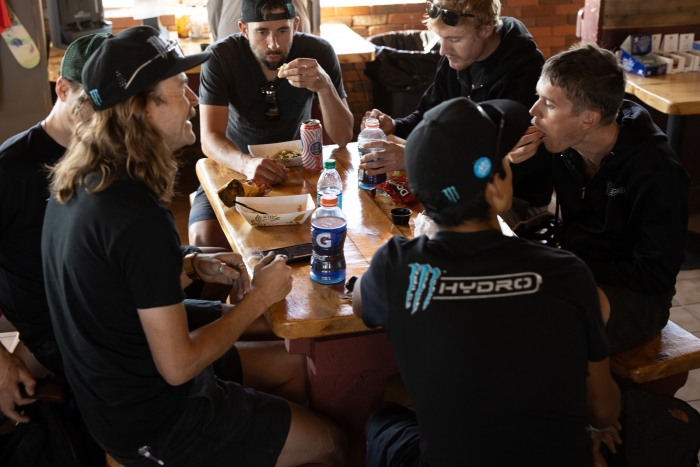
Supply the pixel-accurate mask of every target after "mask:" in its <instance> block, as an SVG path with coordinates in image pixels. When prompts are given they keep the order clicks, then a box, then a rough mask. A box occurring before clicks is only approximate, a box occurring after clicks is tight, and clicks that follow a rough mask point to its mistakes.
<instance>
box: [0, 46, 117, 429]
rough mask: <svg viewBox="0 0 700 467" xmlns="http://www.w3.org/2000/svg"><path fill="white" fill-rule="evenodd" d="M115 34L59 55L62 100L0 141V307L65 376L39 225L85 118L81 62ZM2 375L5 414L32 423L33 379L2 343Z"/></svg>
mask: <svg viewBox="0 0 700 467" xmlns="http://www.w3.org/2000/svg"><path fill="white" fill-rule="evenodd" d="M110 36H111V34H90V35H87V36H83V37H81V38H79V39H77V40H75V41H74V42H72V43H71V44H70V45H69V46H68V48H67V49H66V53H65V55H64V56H63V59H62V60H61V67H60V76H59V78H58V80H57V81H56V97H57V100H56V103H55V104H54V106H53V108H52V109H51V112H50V113H49V115H48V116H47V117H46V119H45V120H43V121H42V122H40V123H37V124H36V125H35V126H33V127H32V128H30V129H28V130H27V131H25V132H23V133H20V134H18V135H16V136H13V137H12V138H9V139H8V140H7V141H5V142H4V143H3V144H2V146H0V310H2V312H3V313H4V314H5V316H6V317H7V319H8V321H10V323H12V325H14V326H15V327H16V328H17V330H18V331H19V333H20V338H21V339H22V342H23V343H24V344H25V345H26V346H27V348H28V349H29V351H30V352H31V353H32V354H33V355H34V357H35V358H36V359H37V360H38V361H39V362H40V363H41V364H42V365H43V366H44V367H46V368H47V369H49V370H50V371H52V372H53V373H55V374H57V375H62V374H63V362H62V361H61V354H60V351H59V348H58V345H57V343H56V337H55V336H54V332H53V329H52V327H51V316H50V315H49V306H48V303H47V302H46V292H45V291H44V275H43V272H42V268H41V230H42V226H43V223H44V212H45V211H46V200H47V198H48V197H49V189H48V184H49V181H48V178H47V175H48V174H47V171H46V167H47V166H51V165H53V164H55V163H56V162H57V161H58V160H59V159H60V158H61V156H63V154H64V153H65V151H66V148H67V147H68V145H69V143H70V139H71V136H72V134H73V130H74V128H75V125H76V124H77V122H78V120H80V119H81V115H78V114H77V112H76V107H77V105H78V104H79V103H80V102H81V101H82V100H84V99H85V94H84V93H83V90H82V87H81V83H82V78H81V73H82V71H83V65H84V64H85V62H86V61H87V59H88V58H89V57H90V55H91V54H92V53H93V52H94V51H95V50H96V49H97V47H99V46H100V44H101V43H102V42H103V41H104V40H105V39H106V38H107V37H110ZM87 113H90V111H89V110H88V111H87ZM84 116H87V115H84ZM0 375H2V376H0V412H2V413H3V414H5V415H7V416H8V417H10V418H12V419H13V420H14V421H16V422H19V421H21V422H26V421H28V417H27V416H26V415H25V416H23V415H20V414H19V413H18V412H17V410H16V405H23V404H25V403H28V402H31V400H27V399H24V398H22V396H21V395H20V387H19V383H22V384H23V385H24V388H25V389H26V391H27V393H28V394H33V393H34V379H33V378H32V377H31V375H30V374H29V373H28V372H27V371H26V368H24V365H23V364H22V362H21V361H20V360H19V359H18V358H17V357H15V356H13V355H12V354H10V353H8V352H7V351H6V350H5V348H4V347H3V346H2V345H0Z"/></svg>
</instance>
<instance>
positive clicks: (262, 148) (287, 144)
mask: <svg viewBox="0 0 700 467" xmlns="http://www.w3.org/2000/svg"><path fill="white" fill-rule="evenodd" d="M282 149H290V150H292V151H296V152H298V153H299V154H301V140H300V139H298V140H296V141H284V142H282V143H270V144H249V145H248V153H250V155H251V156H253V157H266V158H268V159H271V158H273V156H274V155H275V154H276V153H277V152H278V151H281V150H282ZM278 160H279V161H280V162H281V163H283V164H284V165H285V167H301V156H299V157H293V158H291V159H278Z"/></svg>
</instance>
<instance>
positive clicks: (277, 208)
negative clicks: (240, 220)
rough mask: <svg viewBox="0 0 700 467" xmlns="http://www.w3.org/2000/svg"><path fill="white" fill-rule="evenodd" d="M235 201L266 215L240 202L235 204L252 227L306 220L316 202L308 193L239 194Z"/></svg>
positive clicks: (296, 222) (296, 223)
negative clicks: (247, 195) (253, 195)
mask: <svg viewBox="0 0 700 467" xmlns="http://www.w3.org/2000/svg"><path fill="white" fill-rule="evenodd" d="M236 201H240V202H241V203H243V204H247V205H248V206H250V207H251V208H254V209H257V210H258V211H262V212H266V213H267V215H264V214H260V213H257V212H253V211H251V210H249V209H246V208H245V207H243V206H241V205H240V204H236V210H237V211H238V212H239V213H241V215H242V216H243V217H245V220H247V221H248V223H249V224H250V225H252V226H253V227H267V226H271V225H299V224H303V223H304V222H306V219H308V218H309V216H310V215H311V213H312V212H314V209H316V204H315V203H314V200H313V198H312V197H311V195H309V194H305V195H292V196H257V197H249V198H248V197H244V196H239V197H238V198H236Z"/></svg>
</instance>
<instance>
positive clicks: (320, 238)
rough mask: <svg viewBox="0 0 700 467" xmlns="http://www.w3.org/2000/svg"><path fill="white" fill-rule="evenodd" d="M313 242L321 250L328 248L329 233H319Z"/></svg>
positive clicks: (329, 244) (329, 241)
mask: <svg viewBox="0 0 700 467" xmlns="http://www.w3.org/2000/svg"><path fill="white" fill-rule="evenodd" d="M314 241H315V242H316V245H318V246H320V247H321V248H330V247H331V245H332V243H331V233H330V232H321V233H320V234H318V235H316V238H315V239H314Z"/></svg>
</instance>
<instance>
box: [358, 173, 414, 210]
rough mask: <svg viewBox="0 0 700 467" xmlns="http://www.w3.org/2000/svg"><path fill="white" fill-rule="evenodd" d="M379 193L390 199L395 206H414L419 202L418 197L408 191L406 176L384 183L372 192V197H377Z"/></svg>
mask: <svg viewBox="0 0 700 467" xmlns="http://www.w3.org/2000/svg"><path fill="white" fill-rule="evenodd" d="M377 193H381V194H384V195H386V196H388V197H390V198H391V200H392V201H393V202H394V203H395V204H412V203H417V202H418V200H417V199H416V197H415V196H413V193H411V190H409V189H408V183H406V176H405V175H401V176H399V177H396V178H392V179H390V180H387V181H385V182H382V183H380V184H379V185H377V186H375V187H374V188H372V189H371V190H370V194H371V195H372V196H375V195H376V194H377Z"/></svg>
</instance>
